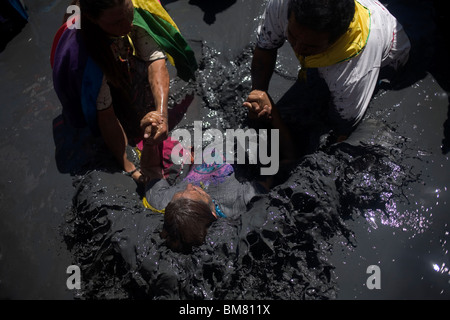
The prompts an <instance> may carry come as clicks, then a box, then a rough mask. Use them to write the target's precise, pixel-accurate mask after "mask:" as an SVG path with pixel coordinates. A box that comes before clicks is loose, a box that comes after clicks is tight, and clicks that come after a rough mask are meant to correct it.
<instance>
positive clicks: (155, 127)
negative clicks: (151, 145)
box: [141, 111, 167, 139]
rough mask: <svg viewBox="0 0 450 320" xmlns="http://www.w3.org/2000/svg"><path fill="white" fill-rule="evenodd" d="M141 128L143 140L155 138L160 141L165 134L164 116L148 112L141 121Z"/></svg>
mask: <svg viewBox="0 0 450 320" xmlns="http://www.w3.org/2000/svg"><path fill="white" fill-rule="evenodd" d="M141 128H142V129H143V130H144V139H149V138H152V137H153V138H155V136H157V138H158V139H160V137H161V136H163V135H164V133H165V132H167V125H166V120H165V118H164V116H163V115H162V114H161V113H159V112H156V111H153V112H149V113H148V114H147V115H145V117H144V118H143V119H142V120H141Z"/></svg>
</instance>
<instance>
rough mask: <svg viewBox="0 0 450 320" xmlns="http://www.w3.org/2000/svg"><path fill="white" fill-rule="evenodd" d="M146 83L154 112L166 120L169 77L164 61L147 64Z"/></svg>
mask: <svg viewBox="0 0 450 320" xmlns="http://www.w3.org/2000/svg"><path fill="white" fill-rule="evenodd" d="M148 81H149V83H150V89H151V91H152V94H153V99H154V101H155V106H156V111H158V112H160V113H161V114H162V115H163V116H164V117H165V118H166V119H167V117H168V111H167V103H168V99H169V85H170V77H169V71H168V70H167V67H166V61H165V60H164V59H160V60H156V61H153V62H152V63H150V64H149V66H148Z"/></svg>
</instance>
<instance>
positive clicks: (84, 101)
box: [81, 58, 103, 134]
mask: <svg viewBox="0 0 450 320" xmlns="http://www.w3.org/2000/svg"><path fill="white" fill-rule="evenodd" d="M102 81H103V71H102V70H101V69H100V67H99V66H98V65H97V64H96V63H95V62H94V61H93V60H92V59H91V58H88V60H87V63H86V69H85V70H84V75H83V80H82V85H81V107H82V109H83V114H84V118H85V119H86V122H87V124H88V126H89V128H90V129H91V131H92V132H93V133H95V134H99V133H100V130H99V128H98V123H97V97H98V94H99V92H100V88H101V85H102Z"/></svg>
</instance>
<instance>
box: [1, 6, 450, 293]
mask: <svg viewBox="0 0 450 320" xmlns="http://www.w3.org/2000/svg"><path fill="white" fill-rule="evenodd" d="M66 2H67V1H62V0H37V1H25V3H26V5H27V7H28V13H29V15H30V20H29V23H28V24H27V25H26V26H25V28H24V29H23V30H22V32H21V33H20V34H19V35H17V36H16V37H15V38H14V39H13V40H12V41H11V42H10V43H9V44H8V45H7V47H6V49H5V50H4V51H3V52H1V53H0V74H1V79H0V81H1V82H0V83H1V89H0V92H1V100H0V101H1V102H0V103H1V106H2V108H0V113H1V116H0V123H1V125H0V128H1V131H2V134H1V135H0V150H1V153H0V177H1V180H0V205H1V206H0V207H1V209H0V214H1V216H0V298H2V299H98V298H100V299H105V298H106V299H111V298H153V299H286V300H288V299H289V300H291V299H293V300H300V299H449V298H450V259H449V252H448V250H449V240H450V225H449V224H450V217H449V215H448V212H449V204H448V202H449V201H450V197H449V190H448V188H449V187H450V175H449V153H448V152H449V150H450V147H449V146H450V142H449V139H450V136H449V130H450V129H449V127H450V124H449V112H450V110H449V104H450V101H449V96H448V92H449V77H448V74H449V71H450V69H449V62H448V53H449V42H448V39H449V33H448V28H447V29H446V27H445V26H444V18H445V17H444V16H443V14H444V13H443V10H442V8H440V7H439V6H438V2H437V1H436V2H433V1H419V0H417V1H411V0H410V1H406V0H383V1H381V2H382V3H383V4H385V5H387V7H388V9H389V10H390V11H391V12H392V13H393V14H394V15H396V16H397V18H398V19H399V20H400V22H401V23H402V24H403V26H404V27H405V29H406V31H407V33H408V34H409V36H410V38H411V40H412V42H413V46H414V47H413V48H414V49H413V50H414V51H413V53H412V58H411V64H410V66H409V68H408V70H407V71H406V73H405V74H404V75H403V77H402V81H401V82H400V83H399V84H398V85H397V86H396V87H394V88H391V87H390V86H389V85H387V84H384V85H383V86H381V87H380V89H379V90H378V91H377V92H376V94H375V96H374V99H373V101H372V103H371V106H370V107H369V110H368V113H367V115H366V117H365V119H364V121H363V122H362V123H361V125H360V126H359V128H358V130H357V131H356V132H354V134H353V135H352V136H351V137H350V138H349V139H348V141H346V142H345V143H340V144H334V145H330V144H327V143H326V139H324V141H323V143H322V144H321V146H320V148H319V150H318V151H316V152H314V153H313V154H310V155H307V156H305V157H304V158H302V159H301V160H300V161H299V163H298V164H297V166H296V167H295V168H294V169H293V171H292V173H291V174H290V175H289V177H287V179H286V181H285V182H283V183H282V184H281V185H279V186H277V187H275V188H274V189H273V190H272V191H271V192H270V193H269V194H268V195H267V196H265V197H262V198H261V199H258V200H257V201H256V202H254V203H253V205H252V207H251V208H250V210H249V212H247V213H243V214H242V216H241V217H240V218H239V219H237V220H219V221H218V222H217V223H215V224H214V225H213V226H212V227H211V229H210V231H209V233H208V236H207V241H206V243H205V244H204V245H203V246H202V247H200V248H198V249H197V250H195V251H194V252H193V254H192V255H179V254H175V253H173V252H171V251H169V250H168V249H167V248H166V247H165V246H164V245H163V243H162V240H161V239H160V237H159V230H160V229H161V227H162V216H161V215H159V214H153V213H151V212H149V211H147V210H145V209H144V208H143V207H142V205H141V203H140V199H139V190H136V185H135V184H134V182H133V181H132V180H131V179H130V178H128V177H125V176H123V175H122V174H120V172H117V167H116V166H115V164H114V162H113V161H112V160H111V157H110V156H108V153H107V152H106V150H105V147H104V145H103V144H102V141H101V140H99V139H95V138H93V137H91V136H90V135H89V133H88V132H87V131H83V130H74V129H72V128H69V127H67V126H66V125H65V124H64V123H63V122H61V117H60V114H61V107H60V104H59V101H58V99H57V97H56V95H55V93H54V91H53V83H52V75H51V68H50V64H49V56H50V47H51V44H52V40H53V35H54V33H55V31H56V30H57V28H58V26H59V25H60V23H61V16H62V13H63V12H64V11H65V9H66V8H67V5H68V4H67V3H66ZM161 2H162V3H163V4H164V5H165V6H166V9H167V10H168V12H169V13H170V14H171V16H172V17H173V19H174V20H175V21H176V22H177V24H178V26H179V27H180V29H181V31H182V33H183V35H184V36H185V37H186V39H187V40H188V42H189V43H190V44H191V46H192V48H193V49H194V51H195V53H196V57H197V60H198V62H199V66H200V68H199V70H198V72H197V81H196V82H191V83H185V82H182V81H180V80H177V79H175V78H173V80H172V82H171V96H170V99H171V101H170V106H171V107H172V108H173V109H176V110H185V111H186V113H185V115H184V116H183V117H180V118H178V119H173V120H174V122H173V123H172V126H173V127H176V128H187V129H192V125H193V121H194V120H202V121H203V123H204V125H205V127H204V129H208V128H221V129H227V128H238V127H244V126H245V123H244V121H243V120H244V118H245V112H244V110H243V108H242V107H241V104H242V102H243V100H244V99H245V97H246V94H247V93H248V92H249V89H250V63H251V53H252V45H253V43H254V40H255V30H256V28H257V25H258V22H259V18H260V16H261V14H262V13H263V10H264V1H256V0H252V1H249V0H246V1H244V0H237V1H236V0H234V1H223V2H221V4H220V5H219V4H217V5H211V4H210V2H208V1H193V0H191V1H188V0H178V1H177V0H175V1H174V0H171V1H170V0H169V1H161ZM208 3H209V4H208ZM446 41H447V42H446ZM297 68H298V65H297V62H296V59H295V56H294V55H293V54H292V52H291V51H290V49H289V48H288V46H287V45H285V46H284V47H283V48H282V49H281V51H280V55H279V60H278V62H277V67H276V72H275V74H274V78H273V80H272V83H271V88H270V92H271V94H272V96H273V98H274V100H278V99H279V98H280V97H281V96H282V94H283V93H284V92H285V91H286V90H287V89H288V88H289V87H290V84H291V83H292V82H293V81H294V80H295V76H296V74H297ZM171 72H172V73H173V70H171ZM325 138H326V137H325ZM72 264H76V265H79V266H80V267H81V270H82V289H81V290H75V291H70V290H68V289H67V287H66V280H67V277H68V274H66V269H67V267H68V266H69V265H72ZM372 265H376V266H378V267H379V268H380V271H381V289H379V290H376V289H374V290H370V289H369V288H367V286H366V280H367V279H368V277H369V276H370V275H369V274H367V272H366V271H367V268H368V267H369V266H372Z"/></svg>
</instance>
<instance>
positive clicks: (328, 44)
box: [243, 0, 411, 155]
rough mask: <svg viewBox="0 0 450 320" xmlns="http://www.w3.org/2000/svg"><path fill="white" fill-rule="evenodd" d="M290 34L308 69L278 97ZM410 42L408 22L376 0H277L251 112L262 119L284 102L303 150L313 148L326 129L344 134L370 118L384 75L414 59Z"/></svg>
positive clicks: (267, 21)
mask: <svg viewBox="0 0 450 320" xmlns="http://www.w3.org/2000/svg"><path fill="white" fill-rule="evenodd" d="M286 40H288V42H289V43H290V45H291V47H292V49H293V51H294V53H295V55H296V57H297V58H298V60H299V62H300V66H301V70H300V72H299V75H298V79H297V81H296V82H295V83H294V85H293V86H292V87H291V88H290V89H289V90H288V91H287V92H286V93H285V95H284V96H283V97H282V98H281V99H280V101H278V103H277V104H274V103H273V102H272V100H271V99H270V96H269V93H268V90H269V83H270V80H271V77H272V74H273V72H274V68H275V64H276V60H277V52H278V49H279V48H280V47H281V46H282V45H283V44H284V43H285V41H286ZM410 46H411V45H410V41H409V39H408V36H407V35H406V33H405V32H404V30H403V27H402V25H401V24H400V23H399V22H398V21H397V20H396V18H395V17H394V16H392V15H391V13H390V12H389V11H388V10H387V9H386V8H385V7H384V6H383V5H381V4H380V3H379V2H378V1H375V0H358V1H355V0H339V1H330V0H269V2H268V4H267V8H266V12H265V16H264V19H263V21H262V23H261V25H260V27H259V29H258V37H257V43H256V48H255V50H254V55H253V60H252V69H251V75H252V91H251V92H250V94H249V96H248V98H247V100H246V101H245V102H244V103H243V105H244V106H245V107H246V108H247V109H248V111H249V115H248V116H249V118H251V119H259V120H261V121H263V120H264V119H267V118H270V117H271V114H272V112H273V110H274V109H278V110H279V112H280V113H281V116H282V119H283V121H284V122H285V124H286V125H287V126H288V128H289V131H290V132H291V134H292V135H294V136H296V137H301V139H297V140H298V141H299V142H303V144H301V145H300V146H299V147H298V148H296V151H297V153H302V152H303V153H304V152H310V151H313V150H314V148H315V147H316V146H317V145H318V143H319V137H320V135H323V134H324V133H328V132H332V135H331V137H332V138H333V139H332V141H343V140H345V139H346V138H347V137H348V136H349V135H350V134H351V132H352V131H353V130H354V128H355V127H356V126H357V125H358V123H359V122H360V120H361V119H362V118H363V116H364V114H365V112H366V109H367V107H368V104H369V102H370V100H371V97H372V95H373V93H374V90H375V88H376V85H377V83H378V82H379V80H380V78H392V77H393V76H395V74H396V72H398V70H399V69H400V68H401V67H402V66H404V65H405V64H406V62H407V60H408V58H409V51H410ZM380 70H381V73H380ZM300 155H301V154H300Z"/></svg>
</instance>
